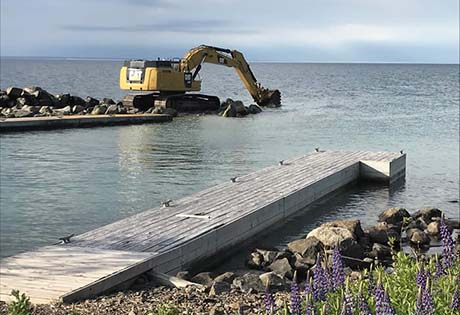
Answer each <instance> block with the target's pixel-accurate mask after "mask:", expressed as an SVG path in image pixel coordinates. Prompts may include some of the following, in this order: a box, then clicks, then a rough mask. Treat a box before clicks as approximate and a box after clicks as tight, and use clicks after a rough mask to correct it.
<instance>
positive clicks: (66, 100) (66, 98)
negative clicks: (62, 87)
mask: <svg viewBox="0 0 460 315" xmlns="http://www.w3.org/2000/svg"><path fill="white" fill-rule="evenodd" d="M56 98H57V100H58V103H59V106H57V104H55V107H56V108H61V107H65V106H67V105H69V104H70V94H60V95H56Z"/></svg>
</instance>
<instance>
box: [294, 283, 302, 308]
mask: <svg viewBox="0 0 460 315" xmlns="http://www.w3.org/2000/svg"><path fill="white" fill-rule="evenodd" d="M301 311H302V308H301V301H300V292H299V286H298V285H297V283H296V282H295V279H294V280H292V282H291V314H293V315H300V312H301Z"/></svg>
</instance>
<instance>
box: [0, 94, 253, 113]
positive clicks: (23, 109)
mask: <svg viewBox="0 0 460 315" xmlns="http://www.w3.org/2000/svg"><path fill="white" fill-rule="evenodd" d="M152 105H153V104H152ZM260 112H262V108H261V107H260V106H258V105H255V104H252V105H249V106H244V104H243V102H241V101H234V100H232V99H227V100H226V101H225V102H223V103H222V104H221V107H220V109H219V110H218V111H217V112H214V114H215V113H218V114H219V115H221V116H223V117H244V116H247V115H249V114H258V113H260ZM144 113H145V114H151V113H152V114H167V115H171V116H177V115H178V112H177V111H176V110H175V109H173V108H160V107H158V108H155V107H154V106H152V107H150V108H148V109H147V110H145V111H141V110H139V109H138V108H135V107H132V106H125V105H123V102H122V101H116V102H115V101H114V100H113V99H111V98H103V99H102V100H99V99H96V98H94V97H91V96H87V97H85V98H82V97H80V96H76V95H71V94H69V93H65V94H58V95H54V94H51V93H49V92H48V91H46V90H44V89H42V88H40V87H38V86H31V87H26V88H23V89H22V88H18V87H9V88H7V89H6V90H4V91H3V90H2V91H0V117H3V118H26V117H46V116H59V117H60V116H70V115H114V114H144ZM204 113H207V112H204Z"/></svg>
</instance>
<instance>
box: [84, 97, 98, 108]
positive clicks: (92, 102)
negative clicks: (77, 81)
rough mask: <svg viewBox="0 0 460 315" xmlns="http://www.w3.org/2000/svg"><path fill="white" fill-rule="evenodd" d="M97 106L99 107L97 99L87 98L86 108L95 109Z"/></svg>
mask: <svg viewBox="0 0 460 315" xmlns="http://www.w3.org/2000/svg"><path fill="white" fill-rule="evenodd" d="M96 105H99V100H98V99H96V98H93V97H91V96H87V97H86V98H85V107H94V106H96Z"/></svg>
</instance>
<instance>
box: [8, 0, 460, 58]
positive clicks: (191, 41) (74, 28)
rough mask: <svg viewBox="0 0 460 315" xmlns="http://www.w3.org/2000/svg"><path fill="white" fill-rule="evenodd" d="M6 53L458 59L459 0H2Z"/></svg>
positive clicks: (50, 55)
mask: <svg viewBox="0 0 460 315" xmlns="http://www.w3.org/2000/svg"><path fill="white" fill-rule="evenodd" d="M0 3H1V29H0V35H1V38H0V43H1V47H0V55H1V56H18V57H23V56H37V57H81V58H85V57H86V58H151V59H156V58H157V57H164V58H171V57H181V56H183V55H184V54H185V52H186V51H187V50H188V49H190V48H192V47H195V46H198V45H200V44H208V45H213V46H220V47H224V48H230V49H237V50H240V51H242V52H243V53H244V54H245V56H246V57H247V59H249V60H251V61H280V62H295V61H297V62H408V63H459V0H316V1H314V0H292V1H290V0H284V1H283V0H276V1H273V0H182V1H179V0H46V1H45V0H0Z"/></svg>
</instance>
